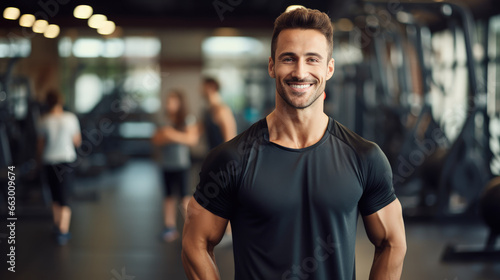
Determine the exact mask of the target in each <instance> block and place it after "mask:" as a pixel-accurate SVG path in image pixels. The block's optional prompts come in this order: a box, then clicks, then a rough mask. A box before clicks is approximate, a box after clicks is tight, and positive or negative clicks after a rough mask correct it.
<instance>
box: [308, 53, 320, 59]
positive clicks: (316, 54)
mask: <svg viewBox="0 0 500 280" xmlns="http://www.w3.org/2000/svg"><path fill="white" fill-rule="evenodd" d="M306 56H317V57H318V58H319V59H323V56H321V55H320V54H319V53H315V52H308V53H306Z"/></svg>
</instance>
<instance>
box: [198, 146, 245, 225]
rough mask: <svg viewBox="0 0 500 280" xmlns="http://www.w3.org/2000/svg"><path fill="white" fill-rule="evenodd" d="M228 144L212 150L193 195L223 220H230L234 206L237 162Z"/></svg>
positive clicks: (237, 171)
mask: <svg viewBox="0 0 500 280" xmlns="http://www.w3.org/2000/svg"><path fill="white" fill-rule="evenodd" d="M235 154H236V152H232V151H231V149H230V147H229V143H225V144H223V145H220V146H219V147H217V148H215V149H213V150H212V151H211V152H210V153H209V155H208V156H207V158H206V159H205V161H204V163H203V166H202V168H201V172H200V181H199V183H198V185H197V187H196V191H195V193H194V194H193V196H194V198H195V199H196V201H197V202H198V203H199V204H200V205H201V206H202V207H204V208H205V209H207V210H208V211H210V212H212V213H213V214H215V215H217V216H219V217H222V218H224V219H230V218H231V214H232V213H233V209H234V205H235V194H236V188H237V182H238V181H239V180H238V178H239V173H240V172H239V169H240V168H239V162H240V161H239V160H238V159H237V158H236V157H235Z"/></svg>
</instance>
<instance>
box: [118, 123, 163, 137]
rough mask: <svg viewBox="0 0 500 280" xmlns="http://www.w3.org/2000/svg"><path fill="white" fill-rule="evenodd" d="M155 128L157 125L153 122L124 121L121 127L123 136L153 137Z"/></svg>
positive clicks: (120, 130)
mask: <svg viewBox="0 0 500 280" xmlns="http://www.w3.org/2000/svg"><path fill="white" fill-rule="evenodd" d="M155 130H156V126H155V124H153V123H151V122H124V123H121V124H120V128H119V132H120V136H122V137H123V138H151V137H153V133H154V132H155Z"/></svg>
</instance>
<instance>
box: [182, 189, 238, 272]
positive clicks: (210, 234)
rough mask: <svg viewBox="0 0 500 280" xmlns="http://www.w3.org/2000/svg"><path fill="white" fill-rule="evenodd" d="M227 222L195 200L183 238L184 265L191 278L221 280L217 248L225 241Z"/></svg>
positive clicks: (190, 205) (189, 210) (188, 215)
mask: <svg viewBox="0 0 500 280" xmlns="http://www.w3.org/2000/svg"><path fill="white" fill-rule="evenodd" d="M227 222H228V220H226V219H223V218H221V217H219V216H217V215H214V214H212V213H211V212H210V211H208V210H206V209H205V208H203V207H202V206H201V205H200V204H199V203H198V202H197V201H196V200H195V199H194V198H191V201H190V202H189V205H188V209H187V218H186V222H185V224H184V231H183V235H182V263H183V265H184V270H185V272H186V275H187V277H188V279H190V280H198V279H202V280H216V279H220V276H219V270H218V268H217V265H216V264H215V257H214V253H213V249H214V247H215V245H217V244H218V243H219V242H220V240H221V239H222V236H223V235H224V231H225V229H226V225H227Z"/></svg>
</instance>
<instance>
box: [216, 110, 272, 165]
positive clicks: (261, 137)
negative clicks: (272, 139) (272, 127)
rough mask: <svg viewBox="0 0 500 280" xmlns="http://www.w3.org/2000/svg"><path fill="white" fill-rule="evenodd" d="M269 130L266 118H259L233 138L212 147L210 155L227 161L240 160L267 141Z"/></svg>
mask: <svg viewBox="0 0 500 280" xmlns="http://www.w3.org/2000/svg"><path fill="white" fill-rule="evenodd" d="M267 131H268V130H267V126H266V125H265V123H264V120H263V119H262V120H259V121H257V122H256V123H254V124H252V125H251V126H250V127H249V128H247V129H246V130H245V131H243V132H241V133H240V134H238V135H236V136H235V137H234V138H233V139H231V140H229V141H227V142H225V143H222V144H220V145H219V146H217V147H215V148H214V149H212V150H211V151H210V153H209V155H208V157H211V158H213V157H217V158H219V159H221V160H225V161H227V160H240V159H242V158H243V157H244V156H245V155H248V153H249V150H251V149H252V148H257V147H258V146H260V145H262V144H263V143H264V142H265V139H266V135H267V134H268V132H267Z"/></svg>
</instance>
